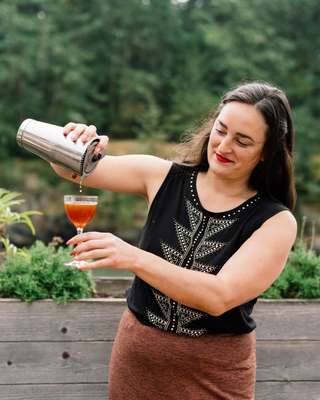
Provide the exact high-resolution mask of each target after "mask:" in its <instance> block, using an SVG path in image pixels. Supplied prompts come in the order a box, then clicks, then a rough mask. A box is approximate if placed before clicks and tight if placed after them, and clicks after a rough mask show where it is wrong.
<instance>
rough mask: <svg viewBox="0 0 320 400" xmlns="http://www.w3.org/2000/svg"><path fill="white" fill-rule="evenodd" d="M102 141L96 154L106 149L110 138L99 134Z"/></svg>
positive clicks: (96, 149)
mask: <svg viewBox="0 0 320 400" xmlns="http://www.w3.org/2000/svg"><path fill="white" fill-rule="evenodd" d="M99 139H100V142H99V143H98V144H97V146H96V148H95V150H94V154H99V153H102V154H103V153H104V151H105V149H106V148H107V146H108V142H109V138H108V136H106V135H101V136H99Z"/></svg>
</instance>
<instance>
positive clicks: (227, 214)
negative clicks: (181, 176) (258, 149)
mask: <svg viewBox="0 0 320 400" xmlns="http://www.w3.org/2000/svg"><path fill="white" fill-rule="evenodd" d="M198 172H199V171H197V170H194V171H192V173H191V176H190V183H189V185H190V192H191V198H192V202H193V203H194V204H195V205H196V206H197V207H198V208H200V209H201V211H202V212H204V213H205V214H207V215H209V216H219V217H222V218H234V217H236V216H239V214H241V213H242V212H243V211H245V210H248V208H250V207H252V206H253V205H254V204H256V203H257V202H258V201H259V200H260V199H261V196H260V194H259V193H256V194H255V195H254V196H252V197H250V198H249V199H248V200H246V201H244V202H243V203H241V204H240V205H239V206H237V207H234V208H232V209H230V210H226V211H220V212H215V211H209V210H207V209H206V208H204V207H203V205H202V204H201V201H200V199H199V196H198V190H197V184H196V182H197V176H198Z"/></svg>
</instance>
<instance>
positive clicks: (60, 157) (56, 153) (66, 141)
mask: <svg viewBox="0 0 320 400" xmlns="http://www.w3.org/2000/svg"><path fill="white" fill-rule="evenodd" d="M70 136H71V135H67V136H65V135H64V134H63V128H62V127H61V126H58V125H52V124H48V123H46V122H41V121H36V120H34V119H30V118H29V119H26V120H24V121H23V122H22V124H21V125H20V127H19V130H18V132H17V142H18V144H19V145H20V146H21V147H23V148H25V149H27V150H29V151H30V152H31V153H34V154H36V155H37V156H39V157H41V158H43V159H44V160H46V161H48V162H52V163H55V164H59V165H61V166H62V167H65V168H67V169H69V170H71V171H73V172H75V173H76V174H77V175H79V176H86V175H88V174H90V172H92V171H93V170H94V168H95V167H96V165H97V163H98V161H99V160H100V158H101V154H98V155H94V154H93V153H94V149H95V147H96V145H97V144H98V143H99V141H100V139H99V138H94V139H92V140H91V141H90V142H88V143H86V144H84V143H83V142H82V140H81V139H79V140H77V141H76V142H74V141H72V140H71V137H70Z"/></svg>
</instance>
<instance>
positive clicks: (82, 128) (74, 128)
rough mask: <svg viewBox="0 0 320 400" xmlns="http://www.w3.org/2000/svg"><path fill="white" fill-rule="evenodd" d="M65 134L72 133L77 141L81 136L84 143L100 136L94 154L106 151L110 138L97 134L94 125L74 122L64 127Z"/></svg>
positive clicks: (72, 136)
mask: <svg viewBox="0 0 320 400" xmlns="http://www.w3.org/2000/svg"><path fill="white" fill-rule="evenodd" d="M63 134H64V135H65V136H67V135H71V139H72V140H73V141H74V142H76V141H77V140H78V139H79V138H80V136H81V140H82V142H83V143H87V142H90V141H91V140H92V139H94V138H99V139H100V142H99V143H98V144H97V146H96V148H95V151H94V154H99V153H104V151H105V149H106V147H107V145H108V141H109V138H108V136H105V135H101V136H99V135H98V134H97V128H96V127H95V126H94V125H89V126H88V125H85V124H76V123H74V122H69V123H68V124H67V125H65V126H64V128H63Z"/></svg>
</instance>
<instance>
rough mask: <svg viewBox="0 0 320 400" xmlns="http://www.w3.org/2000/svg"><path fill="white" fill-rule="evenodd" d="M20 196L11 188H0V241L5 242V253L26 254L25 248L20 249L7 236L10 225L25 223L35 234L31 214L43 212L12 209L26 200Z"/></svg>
mask: <svg viewBox="0 0 320 400" xmlns="http://www.w3.org/2000/svg"><path fill="white" fill-rule="evenodd" d="M20 196H21V195H20V193H17V192H10V191H9V190H6V189H2V188H0V243H2V244H3V246H4V250H5V253H6V254H8V255H10V254H15V253H19V254H20V255H26V253H25V251H24V250H20V249H18V248H17V247H16V246H14V245H13V244H11V243H10V241H9V238H8V237H7V227H8V225H12V224H18V223H23V224H25V225H27V226H28V227H29V228H30V230H31V232H32V233H33V234H35V229H34V226H33V223H32V221H31V219H30V216H31V215H35V214H41V213H40V212H38V211H23V212H14V211H12V209H11V208H12V207H13V206H16V205H20V204H21V203H23V202H24V200H23V199H21V198H19V197H20ZM1 254H3V253H0V255H1Z"/></svg>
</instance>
